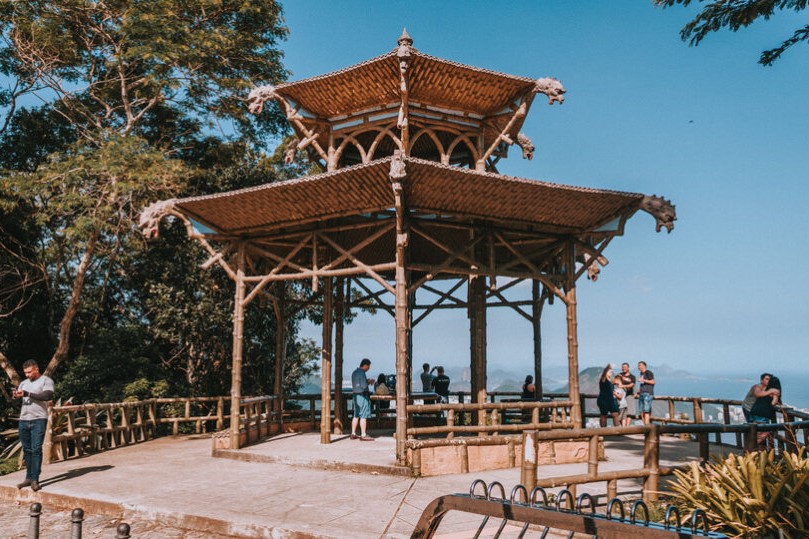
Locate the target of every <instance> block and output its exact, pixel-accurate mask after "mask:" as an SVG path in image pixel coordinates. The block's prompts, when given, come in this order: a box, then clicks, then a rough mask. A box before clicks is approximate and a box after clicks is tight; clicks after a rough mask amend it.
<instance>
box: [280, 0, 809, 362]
mask: <svg viewBox="0 0 809 539" xmlns="http://www.w3.org/2000/svg"><path fill="white" fill-rule="evenodd" d="M284 6H285V13H286V20H287V24H288V26H289V27H290V30H291V34H290V38H289V40H288V41H287V42H286V43H285V44H284V45H283V48H284V50H285V53H286V57H285V58H286V59H285V64H286V66H287V68H288V69H289V70H290V71H291V72H292V75H291V80H298V79H301V78H305V77H309V76H313V75H318V74H322V73H326V72H329V71H334V70H337V69H340V68H342V67H345V66H348V65H351V64H354V63H357V62H360V61H363V60H366V59H368V58H371V57H374V56H377V55H379V54H383V53H386V52H388V51H389V50H391V49H393V48H394V46H395V45H396V38H397V37H398V36H399V35H400V33H401V31H402V27H403V26H406V27H407V31H408V33H409V34H410V36H411V37H412V38H413V39H414V46H415V47H416V48H417V49H419V50H420V51H422V52H424V53H426V54H430V55H433V56H438V57H442V58H446V59H449V60H453V61H457V62H462V63H465V64H470V65H473V66H478V67H483V68H488V69H494V70H497V71H501V72H505V73H510V74H514V75H521V76H528V77H532V78H539V77H545V76H553V77H557V78H558V79H560V80H561V81H562V82H563V84H564V85H565V87H566V88H567V95H566V101H565V104H564V105H563V106H561V107H559V106H558V105H554V106H553V107H548V106H547V105H546V104H545V102H544V101H543V100H542V99H539V98H538V99H537V100H536V101H535V102H534V106H533V108H532V110H531V113H530V114H529V116H528V119H527V121H526V123H525V126H524V128H523V130H524V131H525V132H526V133H527V134H528V135H529V137H531V139H532V140H533V141H534V143H535V144H536V146H537V152H536V154H535V157H534V159H533V160H532V161H524V160H522V159H521V158H520V156H519V153H518V152H511V157H510V158H509V159H508V160H507V161H505V162H501V164H500V165H499V169H500V172H501V173H504V174H510V175H516V176H521V177H526V178H535V179H541V180H548V181H555V182H559V183H566V184H572V185H580V186H590V187H600V188H608V189H616V190H622V191H631V192H640V193H645V194H658V195H661V194H662V195H664V196H665V197H666V198H670V199H671V200H672V201H673V202H674V203H675V204H676V206H677V214H678V221H677V223H676V228H675V230H674V232H672V233H671V234H666V233H665V231H663V232H661V233H659V234H658V233H655V231H654V220H653V218H652V217H651V216H649V215H647V214H645V213H642V212H639V213H638V214H636V215H635V217H634V218H633V219H632V220H631V221H630V223H629V225H628V226H627V229H626V233H625V236H623V237H620V238H617V239H616V240H614V241H613V242H612V244H610V246H609V247H608V248H607V250H606V252H605V254H606V256H607V258H608V259H609V260H610V263H609V265H608V266H607V267H606V268H604V270H603V271H602V273H601V278H600V279H599V280H598V282H597V283H593V282H590V281H587V280H585V279H582V280H581V281H579V287H578V299H579V344H580V348H579V358H580V364H581V365H582V367H587V366H594V365H603V364H605V363H606V362H608V361H612V362H621V361H630V362H632V363H633V365H634V363H636V362H637V361H638V360H641V359H643V360H646V361H647V362H649V363H650V365H655V364H662V363H665V364H668V365H670V366H674V367H680V368H684V369H687V370H691V371H706V372H717V371H732V372H741V373H746V372H749V373H750V375H751V377H754V376H756V375H757V374H758V373H759V372H760V371H762V370H765V369H766V370H773V371H776V372H789V371H793V372H802V371H803V370H804V369H803V366H804V364H805V362H806V358H807V352H806V350H807V348H809V336H808V335H809V332H807V320H808V319H809V307H807V302H808V300H809V285H807V282H808V281H809V276H807V275H804V274H803V270H804V269H807V270H809V254H807V246H808V245H809V242H807V240H806V239H805V232H804V229H805V226H806V224H805V219H806V218H807V217H806V216H805V215H804V213H806V209H807V208H806V206H807V203H808V202H809V172H808V170H809V169H808V168H807V156H808V154H809V152H807V140H809V138H808V137H807V135H806V130H807V126H809V105H808V104H807V98H809V50H807V47H806V46H805V45H803V46H800V45H799V46H797V47H795V48H794V49H793V50H791V51H790V52H788V53H787V54H786V55H785V56H784V57H783V58H782V59H781V60H779V61H778V62H777V63H776V64H775V66H773V67H769V68H766V67H762V66H760V65H758V64H757V59H758V56H759V54H760V52H761V51H762V50H764V49H767V48H772V47H774V46H775V45H777V44H779V43H780V41H781V40H783V39H784V38H786V37H788V36H789V35H791V33H792V31H793V30H794V29H795V28H797V27H798V26H801V25H803V24H805V20H804V19H805V13H804V14H803V15H801V14H793V13H786V14H781V15H779V16H777V17H774V18H773V19H772V20H770V21H768V22H757V23H756V24H754V25H753V26H752V27H750V28H748V29H745V30H742V31H740V32H737V33H731V32H720V33H717V34H714V35H711V36H709V37H708V38H707V39H706V40H705V41H704V42H703V43H702V44H701V45H700V46H699V47H689V46H688V45H687V44H685V43H683V42H682V41H681V40H680V39H679V30H680V28H681V27H682V26H683V25H684V24H685V23H686V22H687V21H688V20H690V16H691V15H692V14H693V13H694V9H683V8H679V7H678V8H672V9H667V10H662V9H659V8H656V7H654V6H653V4H652V3H651V1H646V2H644V1H611V2H595V1H582V2H551V1H535V2H528V1H525V2H502V3H497V4H494V3H491V2H482V1H466V2H435V1H433V2H427V1H409V2H392V1H390V2H373V3H372V2H358V1H339V2H334V1H331V2H329V1H306V0H296V1H294V2H286V3H285V5H284ZM564 315H565V313H564V308H563V306H562V305H561V304H560V303H559V302H557V303H555V304H554V305H553V306H549V307H546V309H545V314H544V317H543V339H544V340H543V344H544V346H543V354H544V358H545V363H546V365H548V366H549V367H552V366H562V365H565V363H566V335H565V320H564ZM488 328H489V333H488V335H489V362H490V363H489V364H490V368H496V367H498V366H501V367H505V366H508V367H509V368H513V367H516V368H517V369H518V370H520V369H523V368H524V370H525V372H529V371H530V366H531V364H532V363H531V362H532V359H531V346H532V344H531V333H530V326H529V325H528V323H527V322H526V321H524V320H523V319H521V318H520V317H518V316H517V315H516V314H515V313H511V312H505V311H497V312H492V313H491V314H490V318H489V326H488ZM319 332H320V329H319V328H317V327H313V326H308V325H307V326H305V327H304V328H303V334H304V335H308V336H312V337H315V338H318V339H319ZM393 340H394V326H393V320H392V318H391V317H389V316H388V315H386V314H384V313H383V314H379V315H377V316H375V317H362V318H360V319H359V320H358V321H357V322H356V323H355V324H353V325H352V326H351V327H350V328H349V329H348V330H347V346H346V360H347V362H348V363H349V365H350V364H352V362H353V361H354V360H355V359H356V360H358V359H359V358H360V357H363V356H368V357H370V358H372V359H373V360H374V363H375V365H374V369H375V371H376V369H377V368H378V369H380V370H382V371H385V372H388V371H392V370H393V365H394V359H393V356H394V348H393ZM414 343H415V344H414V347H415V348H414V362H416V363H421V362H423V361H428V362H430V363H433V364H437V363H443V364H445V365H458V366H460V365H463V364H467V363H468V322H467V320H466V317H465V313H463V312H461V311H459V312H457V313H452V314H440V315H435V316H432V315H431V317H430V318H428V320H427V321H426V322H424V323H422V324H421V325H419V326H417V327H416V329H415V333H414Z"/></svg>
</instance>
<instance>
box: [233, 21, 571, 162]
mask: <svg viewBox="0 0 809 539" xmlns="http://www.w3.org/2000/svg"><path fill="white" fill-rule="evenodd" d="M412 43H413V40H412V39H410V37H409V36H408V35H407V32H403V34H402V36H401V37H400V38H399V45H398V46H397V47H396V48H395V49H394V50H392V51H391V52H389V53H387V54H384V55H382V56H378V57H376V58H373V59H370V60H367V61H365V62H362V63H359V64H356V65H353V66H350V67H347V68H344V69H341V70H339V71H335V72H332V73H327V74H325V75H319V76H316V77H312V78H308V79H304V80H301V81H297V82H290V83H284V84H281V85H278V86H275V87H273V86H260V87H258V88H255V89H254V90H253V91H252V92H251V93H250V96H249V98H248V102H249V104H250V108H251V110H252V111H253V112H255V113H260V112H261V110H262V107H263V104H264V103H265V102H266V101H267V100H270V99H272V100H275V101H276V102H278V104H279V105H280V106H281V108H282V110H284V111H285V113H286V115H287V118H288V119H289V121H290V124H291V126H292V127H293V129H294V130H295V132H296V134H297V136H298V141H297V142H296V143H295V147H294V148H292V149H291V150H292V151H291V152H290V154H289V155H290V156H292V155H294V152H295V151H297V150H302V149H308V150H309V151H310V156H312V157H314V158H315V159H316V160H319V161H321V163H322V164H323V165H324V167H325V168H326V169H327V170H335V169H336V168H340V167H342V166H349V165H354V164H358V163H368V162H370V161H373V160H375V159H379V158H383V157H388V156H390V155H392V154H393V152H394V150H396V149H399V150H401V151H403V152H404V154H405V155H407V156H412V157H419V158H423V159H428V160H432V161H440V162H443V163H445V164H460V165H468V166H470V168H476V169H477V170H481V171H482V170H489V171H495V169H494V165H495V164H496V162H497V160H498V159H499V158H501V157H504V156H505V155H506V153H507V150H508V146H510V145H512V144H514V143H517V144H518V145H520V146H521V147H522V148H523V156H524V157H526V158H529V159H530V158H531V157H532V155H533V145H532V144H531V142H530V140H528V139H527V137H524V136H521V137H520V139H519V140H518V139H517V137H518V135H519V130H520V128H521V127H522V125H523V122H524V121H525V117H526V115H527V113H528V110H529V108H530V106H531V103H532V101H533V98H534V96H535V95H536V94H537V93H543V94H545V95H546V96H548V102H549V104H553V103H554V102H559V103H562V102H563V101H564V92H565V89H564V87H563V86H562V85H561V83H559V81H557V80H556V79H551V78H541V79H537V80H534V79H531V78H527V77H518V76H514V75H506V74H503V73H497V72H495V71H490V70H487V69H481V68H477V67H471V66H467V65H463V64H459V63H457V62H451V61H448V60H442V59H440V58H435V57H433V56H429V55H426V54H422V53H421V52H419V51H418V50H417V49H415V48H414V47H413V46H412Z"/></svg>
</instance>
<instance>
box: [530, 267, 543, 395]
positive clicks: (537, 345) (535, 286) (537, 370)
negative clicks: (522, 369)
mask: <svg viewBox="0 0 809 539" xmlns="http://www.w3.org/2000/svg"><path fill="white" fill-rule="evenodd" d="M539 286H540V284H539V281H536V280H534V281H532V283H531V327H532V329H533V330H534V388H535V392H534V395H535V397H536V399H537V400H542V398H543V397H544V395H545V393H544V389H543V388H542V305H543V297H542V296H541V295H540V288H539Z"/></svg>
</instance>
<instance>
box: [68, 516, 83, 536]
mask: <svg viewBox="0 0 809 539" xmlns="http://www.w3.org/2000/svg"><path fill="white" fill-rule="evenodd" d="M70 522H71V524H70V539H81V523H82V522H84V511H83V510H82V509H74V510H73V512H72V513H70Z"/></svg>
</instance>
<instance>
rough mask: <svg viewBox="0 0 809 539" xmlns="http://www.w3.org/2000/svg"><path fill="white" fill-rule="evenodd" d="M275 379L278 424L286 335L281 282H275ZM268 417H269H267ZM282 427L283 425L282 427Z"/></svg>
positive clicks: (284, 300)
mask: <svg viewBox="0 0 809 539" xmlns="http://www.w3.org/2000/svg"><path fill="white" fill-rule="evenodd" d="M273 307H274V308H275V380H274V381H273V394H275V396H276V399H275V402H273V410H274V411H275V413H276V417H277V419H278V424H279V425H283V424H284V363H286V351H287V335H286V285H285V284H284V283H283V282H280V281H279V282H277V283H276V284H275V300H274V301H273ZM268 419H270V418H268ZM282 429H283V427H282Z"/></svg>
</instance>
